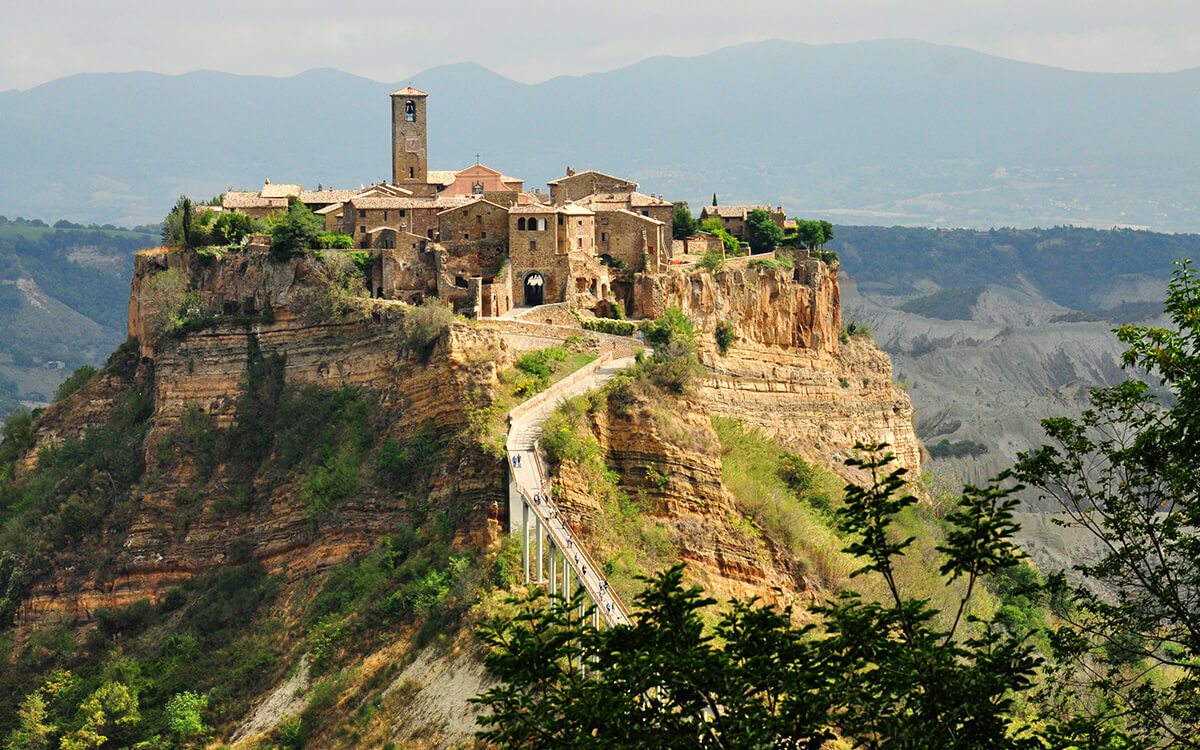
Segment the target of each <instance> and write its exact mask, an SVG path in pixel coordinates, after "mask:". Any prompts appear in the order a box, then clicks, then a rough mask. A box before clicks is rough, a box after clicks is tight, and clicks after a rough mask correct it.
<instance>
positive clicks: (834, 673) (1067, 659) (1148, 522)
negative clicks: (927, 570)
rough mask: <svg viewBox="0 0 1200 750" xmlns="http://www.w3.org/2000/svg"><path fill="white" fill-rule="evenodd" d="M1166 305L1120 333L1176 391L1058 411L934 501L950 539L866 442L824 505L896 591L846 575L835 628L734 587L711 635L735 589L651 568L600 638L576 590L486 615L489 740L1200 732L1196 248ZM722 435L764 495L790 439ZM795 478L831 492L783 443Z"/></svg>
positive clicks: (1000, 742) (1171, 737)
mask: <svg viewBox="0 0 1200 750" xmlns="http://www.w3.org/2000/svg"><path fill="white" fill-rule="evenodd" d="M1166 310H1167V313H1168V315H1169V316H1170V318H1171V320H1172V322H1173V324H1174V328H1146V327H1136V326H1125V327H1123V328H1122V329H1120V331H1119V333H1118V335H1119V337H1120V339H1121V340H1122V341H1124V342H1125V343H1127V344H1128V345H1129V346H1130V348H1129V350H1128V351H1127V353H1126V355H1125V358H1124V361H1125V364H1126V365H1136V366H1138V367H1140V368H1143V370H1145V371H1148V372H1151V373H1153V374H1155V375H1157V376H1158V377H1159V378H1160V381H1161V383H1162V384H1163V385H1164V386H1166V387H1167V388H1168V389H1169V390H1170V392H1171V394H1170V395H1171V399H1170V401H1169V403H1168V404H1167V405H1160V404H1159V403H1158V402H1157V400H1156V398H1155V396H1153V395H1152V394H1151V392H1150V389H1149V386H1147V384H1145V383H1142V382H1139V381H1129V382H1126V383H1124V384H1121V385H1118V386H1115V387H1111V388H1102V389H1096V390H1094V391H1093V392H1092V398H1091V400H1092V408H1091V409H1089V410H1086V411H1085V412H1084V413H1083V415H1082V416H1081V417H1080V418H1079V419H1069V418H1053V419H1048V420H1045V422H1044V423H1043V424H1044V426H1045V428H1046V431H1047V434H1048V435H1049V436H1050V438H1051V439H1052V440H1053V445H1048V446H1044V447H1042V448H1041V449H1039V450H1037V451H1033V452H1031V453H1029V454H1024V455H1022V456H1021V457H1020V460H1019V462H1018V464H1017V466H1016V467H1015V469H1014V470H1013V471H1009V472H1004V473H1003V474H1001V475H1000V476H999V477H998V478H997V479H996V480H995V482H994V483H993V484H991V485H989V486H988V487H985V488H975V487H970V486H968V487H965V488H963V491H962V494H961V496H960V497H959V498H958V499H957V500H956V502H955V503H954V506H953V507H949V508H948V507H946V506H945V505H944V504H943V501H941V500H935V503H934V506H933V508H932V509H931V510H933V512H935V513H944V514H945V515H944V517H943V518H942V526H943V531H942V534H940V535H939V536H941V538H942V540H943V541H942V542H941V543H940V544H938V545H937V546H936V548H935V549H934V550H932V551H931V550H928V549H924V550H923V549H921V548H920V546H919V545H920V544H921V541H920V540H919V539H918V536H917V534H915V533H913V531H912V530H911V527H909V526H908V524H907V523H906V521H905V516H906V514H911V513H912V512H913V511H917V510H919V505H918V500H917V499H916V498H915V497H913V496H911V495H907V494H903V492H904V488H905V479H904V477H903V471H902V470H900V471H888V463H889V462H890V460H891V456H890V455H889V454H886V453H885V452H883V451H884V446H879V445H874V446H863V445H859V446H857V447H856V450H857V455H856V456H855V457H854V458H851V459H848V460H847V461H846V463H847V465H848V466H849V467H851V468H853V469H858V470H859V471H860V472H861V473H860V474H859V476H861V477H862V481H861V484H855V483H851V484H848V485H846V487H845V495H844V497H842V498H839V499H838V500H837V502H836V503H834V504H832V505H831V507H825V508H822V509H821V513H822V514H824V515H825V516H826V517H831V518H832V519H834V520H835V521H836V527H837V531H838V533H839V541H840V542H841V543H842V544H843V546H842V548H841V551H840V554H843V555H845V556H846V559H847V560H850V561H852V562H853V564H854V565H855V566H856V569H855V570H853V571H852V572H851V573H850V578H852V579H853V578H856V577H858V576H869V579H873V580H874V581H875V582H876V587H877V591H880V592H881V593H880V594H878V595H875V596H863V595H862V594H861V593H859V592H858V591H856V590H854V589H853V588H852V587H849V586H839V588H840V589H841V591H842V593H841V594H840V595H839V597H838V599H836V600H835V601H833V602H832V603H825V604H821V605H818V606H815V607H812V608H811V610H812V611H813V612H814V613H815V614H817V615H818V617H819V618H820V619H819V620H818V621H817V622H815V623H811V624H806V625H803V626H800V627H796V625H795V623H794V621H793V620H792V617H791V614H792V613H791V612H790V611H786V610H785V611H783V612H780V611H778V610H777V609H775V608H771V607H760V606H756V603H754V602H749V603H747V602H736V601H735V602H730V603H729V604H728V605H727V607H726V608H725V609H724V610H722V612H721V613H720V615H719V618H718V620H717V622H716V625H715V628H710V627H707V626H706V618H705V616H704V615H703V614H702V613H703V612H705V611H707V610H708V609H709V608H711V607H712V606H713V605H715V604H716V602H715V601H714V600H712V599H706V598H703V597H702V593H701V591H700V589H698V588H693V589H688V588H685V587H684V586H683V584H682V581H683V571H682V569H681V568H679V567H677V568H673V569H671V570H669V571H667V572H665V573H661V574H658V575H654V576H651V577H649V578H647V579H645V586H644V587H643V589H642V590H641V593H640V594H638V595H637V597H636V602H637V608H636V609H637V611H636V613H635V621H634V624H633V625H632V626H629V627H625V626H622V627H617V628H613V629H605V630H599V629H595V628H592V627H591V626H590V624H589V615H588V614H587V613H582V614H580V612H579V610H580V608H581V605H582V604H584V602H581V601H578V600H576V601H571V602H569V603H566V602H564V601H562V600H560V599H552V600H551V601H546V599H545V597H544V595H542V594H541V593H540V592H535V593H534V594H533V595H532V596H529V597H526V598H525V599H523V600H519V601H517V604H518V605H519V607H520V608H519V610H518V612H517V613H516V614H515V615H510V616H503V617H497V618H495V619H493V620H492V621H491V622H489V623H488V624H487V625H486V626H485V627H484V628H482V629H481V636H482V638H483V639H484V641H485V642H486V643H488V644H489V646H490V647H491V652H490V653H489V655H488V657H487V664H488V666H489V668H490V669H491V670H492V671H493V672H494V673H495V674H496V675H497V676H498V677H499V679H500V683H499V684H498V685H496V686H495V687H493V688H492V689H490V690H488V691H487V692H485V693H484V694H483V695H481V696H480V697H479V698H478V701H479V702H480V703H481V704H482V705H484V706H486V707H487V709H488V710H489V711H490V713H489V715H488V716H486V717H485V718H484V719H483V720H482V723H483V725H484V727H485V729H484V730H483V731H482V732H481V733H480V736H481V737H482V738H484V739H487V740H490V741H493V742H498V743H501V744H505V745H510V746H525V745H555V744H560V743H569V744H571V745H572V746H573V747H610V746H620V747H710V746H711V747H738V748H741V747H746V748H750V747H766V746H784V747H817V746H822V745H823V744H824V743H826V742H829V741H831V740H834V739H835V738H836V739H840V741H842V742H846V743H848V744H851V745H853V746H855V747H869V748H892V747H894V748H943V747H953V748H959V747H962V748H966V747H971V748H974V747H988V748H1062V749H1063V750H1067V749H1068V748H1070V749H1074V748H1113V749H1114V750H1115V749H1117V748H1121V749H1126V748H1143V747H1145V748H1149V747H1193V746H1195V744H1196V733H1197V730H1198V729H1200V719H1198V718H1197V717H1200V708H1198V707H1200V691H1198V690H1197V685H1200V670H1198V667H1197V663H1198V659H1200V641H1198V640H1197V636H1196V633H1197V632H1200V621H1198V615H1197V610H1196V608H1195V606H1194V597H1195V592H1196V591H1197V589H1198V588H1200V554H1197V528H1196V526H1197V522H1196V519H1197V518H1198V517H1200V453H1198V452H1197V451H1196V449H1195V435H1196V433H1197V431H1198V430H1200V425H1198V424H1197V420H1198V419H1200V385H1198V383H1200V378H1197V376H1196V375H1197V373H1198V372H1200V277H1198V275H1197V273H1196V271H1195V269H1194V268H1193V267H1192V266H1191V265H1190V263H1188V262H1184V263H1183V264H1181V267H1180V269H1179V270H1178V271H1177V272H1176V274H1175V276H1174V279H1173V280H1172V282H1171V285H1170V289H1169V293H1168V298H1167V304H1166ZM717 427H718V430H723V431H724V434H722V443H723V446H724V447H723V453H724V455H723V459H724V460H723V465H724V470H725V472H726V473H727V476H726V477H725V479H726V485H727V486H728V487H730V489H731V490H732V491H733V492H734V493H735V495H745V494H747V492H746V490H745V489H742V490H741V491H740V492H739V488H738V485H739V478H738V476H737V475H731V474H729V470H730V469H731V467H732V466H734V465H736V464H738V463H741V464H744V466H743V467H742V468H741V470H740V472H739V473H740V475H741V481H740V483H741V484H745V485H749V486H751V487H753V486H756V485H760V484H761V481H762V480H761V477H765V476H770V475H771V473H772V472H771V471H770V463H771V455H770V454H771V451H770V448H769V446H763V445H755V446H753V448H752V449H751V450H750V451H749V452H748V455H746V456H743V457H741V458H740V459H738V460H737V461H735V460H731V456H732V455H733V450H734V449H733V448H731V447H730V446H740V445H743V444H746V443H748V442H753V441H754V439H755V438H754V436H753V435H746V434H745V433H732V432H731V430H732V428H733V427H734V425H732V424H730V423H725V424H723V425H722V424H720V423H718V424H717ZM760 442H761V441H760ZM776 450H778V449H776ZM775 476H776V478H777V481H778V482H779V483H780V485H781V486H785V487H786V490H784V491H782V492H789V491H806V490H810V489H811V488H812V486H813V479H814V472H813V471H812V469H811V467H809V466H808V465H807V464H805V463H804V462H803V461H802V460H800V459H799V458H798V457H795V456H787V455H784V456H780V457H779V458H778V459H777V466H776V472H775ZM1014 477H1017V478H1020V479H1021V480H1023V481H1027V482H1029V483H1031V484H1032V485H1034V486H1036V487H1038V488H1040V489H1041V490H1042V491H1043V492H1045V493H1047V495H1048V496H1049V497H1052V498H1053V499H1055V500H1056V501H1057V502H1058V503H1059V505H1060V507H1061V509H1062V511H1063V512H1064V514H1065V517H1066V519H1067V520H1066V522H1067V523H1068V524H1069V525H1073V526H1077V527H1079V528H1080V529H1082V530H1083V531H1085V532H1086V533H1088V534H1090V535H1092V537H1093V538H1094V539H1095V540H1096V542H1097V547H1098V549H1099V550H1100V552H1099V557H1098V559H1097V560H1095V561H1093V562H1089V563H1085V564H1080V565H1077V566H1076V569H1077V570H1078V571H1079V572H1080V573H1082V574H1084V575H1086V576H1087V577H1088V579H1089V580H1087V581H1086V582H1085V583H1084V584H1081V585H1076V586H1071V585H1068V584H1067V582H1066V580H1065V578H1064V577H1063V576H1062V575H1061V574H1058V575H1055V576H1051V577H1050V579H1049V580H1046V579H1043V578H1042V577H1041V576H1040V575H1039V574H1038V573H1037V571H1036V570H1034V569H1033V568H1031V567H1030V566H1028V565H1027V564H1024V563H1023V562H1022V560H1021V555H1020V553H1019V552H1018V550H1017V549H1016V547H1015V546H1014V545H1013V543H1012V542H1011V536H1012V534H1013V533H1014V532H1015V531H1016V530H1017V526H1016V524H1015V522H1014V521H1013V514H1012V511H1013V509H1014V508H1015V506H1016V500H1015V499H1014V494H1015V493H1016V492H1017V491H1019V490H1020V489H1022V487H1021V486H1020V485H1013V484H1012V483H1011V479H1012V478H1014ZM778 496H779V495H778V494H777V495H776V498H777V497H778ZM782 507H784V504H783V503H781V502H780V501H779V500H778V499H768V500H767V502H765V503H760V504H759V505H758V508H757V511H755V509H753V508H752V509H750V512H751V513H755V512H757V513H758V515H757V516H756V517H755V518H756V521H757V522H758V524H759V525H760V526H761V527H762V528H771V529H773V532H774V534H776V535H778V536H784V535H786V528H787V527H786V526H783V525H781V523H780V520H779V517H778V510H779V509H780V508H782ZM764 511H765V512H764ZM771 511H775V512H776V516H775V517H774V518H772V517H771V516H770V515H768V514H769V513H770V512H771ZM926 512H928V511H926ZM910 518H911V516H910ZM804 531H805V533H806V534H807V535H808V536H810V537H811V530H810V529H805V530H804ZM931 552H932V553H934V554H931ZM910 554H912V556H914V557H918V558H920V559H921V560H922V561H923V562H926V561H936V562H938V563H940V569H939V572H940V574H941V576H942V577H943V579H944V581H945V588H946V590H947V591H951V592H953V593H952V594H951V599H950V601H946V600H945V599H944V598H942V599H938V598H935V597H931V596H929V595H928V594H926V593H925V592H922V591H920V590H919V589H918V590H915V591H914V589H913V587H911V586H910V585H906V584H905V583H904V581H903V577H902V575H901V564H902V561H903V560H904V559H905V558H907V557H909V556H910ZM827 580H828V579H827ZM985 589H986V590H988V591H990V592H991V593H992V594H994V596H996V597H998V598H999V606H998V607H994V608H989V610H990V611H987V612H985V613H982V614H980V613H979V610H978V609H977V608H976V607H973V605H972V602H973V600H975V599H977V598H978V597H980V595H981V594H982V592H983V591H984V590H985ZM955 599H957V601H955ZM1047 607H1049V612H1050V613H1052V614H1053V618H1050V617H1047V614H1048V612H1047ZM973 609H975V610H976V611H975V612H974V613H973V612H972V610H973ZM645 665H653V667H654V668H653V669H646V668H645Z"/></svg>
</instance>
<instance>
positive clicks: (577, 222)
mask: <svg viewBox="0 0 1200 750" xmlns="http://www.w3.org/2000/svg"><path fill="white" fill-rule="evenodd" d="M575 226H577V227H581V226H583V219H580V220H578V221H576V222H575Z"/></svg>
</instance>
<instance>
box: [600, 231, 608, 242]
mask: <svg viewBox="0 0 1200 750" xmlns="http://www.w3.org/2000/svg"><path fill="white" fill-rule="evenodd" d="M600 241H601V242H608V232H601V233H600Z"/></svg>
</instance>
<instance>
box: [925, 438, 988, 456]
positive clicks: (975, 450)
mask: <svg viewBox="0 0 1200 750" xmlns="http://www.w3.org/2000/svg"><path fill="white" fill-rule="evenodd" d="M928 448H929V455H930V456H932V457H933V458H962V457H964V456H982V455H983V454H984V453H987V452H988V447H987V446H986V445H984V444H983V443H977V442H975V441H974V440H957V441H955V442H953V443H952V442H950V440H949V439H948V438H942V439H941V440H940V441H938V442H936V443H934V444H933V445H930V446H928Z"/></svg>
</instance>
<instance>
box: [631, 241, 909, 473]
mask: <svg viewBox="0 0 1200 750" xmlns="http://www.w3.org/2000/svg"><path fill="white" fill-rule="evenodd" d="M636 290H637V293H638V294H639V295H640V299H641V300H643V301H644V302H643V304H646V305H647V306H649V307H651V308H653V309H655V310H657V311H659V312H660V313H661V311H662V310H665V309H666V308H667V307H670V306H676V307H679V308H680V309H681V310H683V312H684V313H686V314H687V315H688V317H690V318H691V319H692V320H693V321H694V322H695V323H696V324H697V327H698V329H699V331H700V335H699V336H698V343H699V346H700V358H701V361H702V362H703V363H704V365H705V366H706V368H707V369H708V377H707V378H706V380H705V383H704V400H705V403H706V404H707V405H708V408H710V409H711V410H712V412H713V413H715V414H720V415H725V416H730V417H734V418H736V419H739V420H741V421H743V422H745V423H747V424H751V425H755V426H758V427H759V428H761V429H762V430H763V431H764V432H766V433H767V434H768V435H771V436H773V437H775V438H777V439H779V440H780V441H781V442H782V443H784V444H785V445H787V446H788V447H789V448H791V449H792V450H795V451H797V452H800V453H803V454H805V455H808V456H811V457H813V458H815V459H819V460H821V461H823V462H827V463H835V464H836V463H838V457H839V456H841V455H844V454H845V453H846V451H847V450H848V449H849V448H851V447H852V446H853V445H854V443H855V442H856V441H859V440H861V441H864V442H888V443H890V444H891V446H892V450H893V451H894V452H895V454H896V457H897V460H898V462H899V463H900V465H902V466H905V467H907V468H909V469H910V470H912V471H913V472H914V473H917V472H919V469H920V464H921V452H920V451H921V449H920V442H919V441H918V440H917V437H916V433H915V432H914V431H913V426H912V418H913V409H912V403H911V402H910V401H909V399H908V395H907V394H906V393H904V392H903V391H902V390H900V389H899V388H897V387H895V386H894V385H893V384H892V367H891V363H890V361H889V360H888V357H887V355H886V354H884V353H883V352H881V351H880V350H879V348H878V347H876V346H875V344H874V343H873V342H872V341H870V339H869V338H868V337H862V336H853V337H849V336H846V335H844V334H843V332H842V312H841V304H840V291H839V286H838V278H837V267H836V264H834V265H830V264H827V263H825V262H824V261H822V260H819V259H816V258H812V257H806V254H804V253H800V254H799V255H798V256H797V258H796V265H795V268H794V269H771V268H763V267H758V268H756V267H754V266H751V265H749V264H748V263H746V262H745V261H744V260H737V261H731V262H729V263H727V264H726V265H725V267H723V268H722V269H721V270H719V271H717V272H715V273H697V272H694V271H693V272H690V273H688V272H684V271H674V272H672V273H669V274H664V275H660V276H656V277H643V278H642V279H641V280H640V283H639V284H638V286H637V287H636ZM722 322H723V323H726V324H729V325H731V326H732V328H733V330H734V332H735V333H736V336H737V339H736V341H735V342H734V343H733V345H732V346H730V347H729V349H728V350H727V351H726V352H725V353H724V354H722V353H721V351H720V349H719V347H718V346H717V343H716V339H715V336H714V332H715V330H716V327H717V325H718V324H719V323H722Z"/></svg>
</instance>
